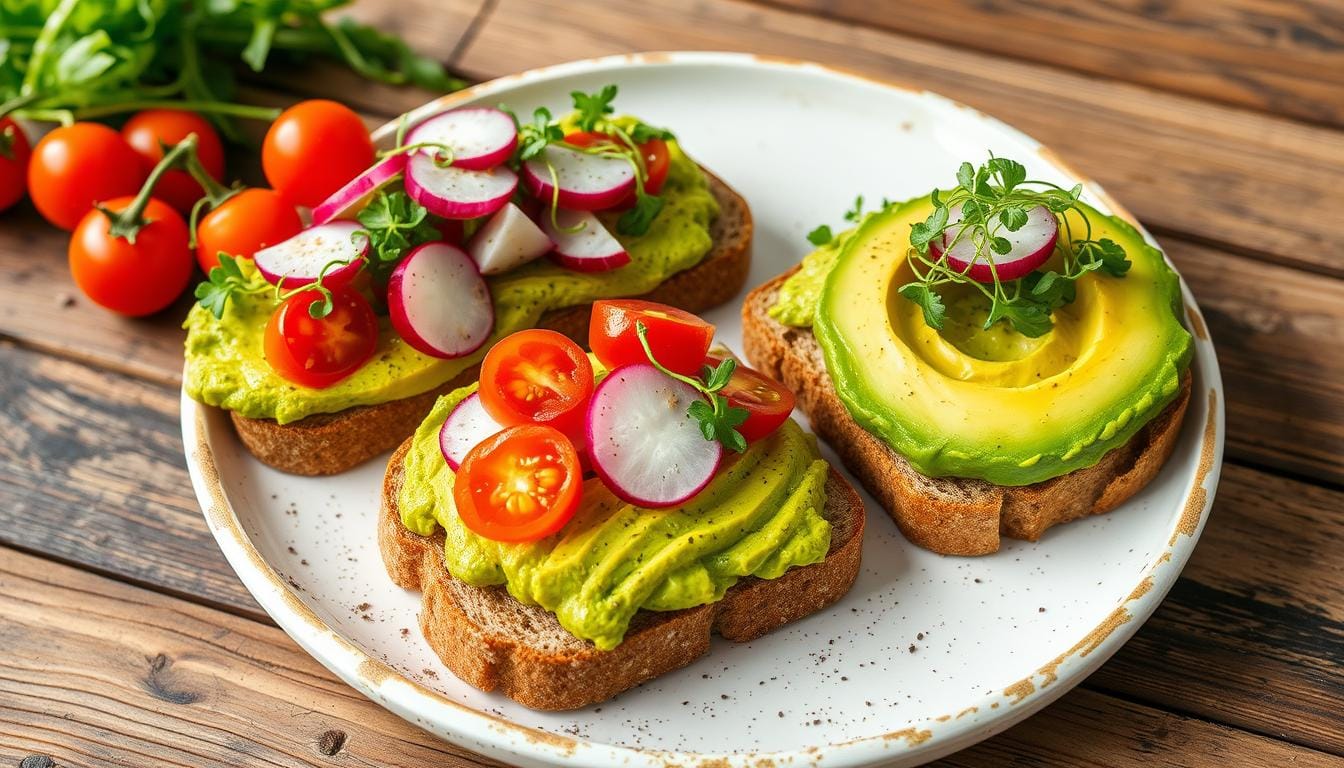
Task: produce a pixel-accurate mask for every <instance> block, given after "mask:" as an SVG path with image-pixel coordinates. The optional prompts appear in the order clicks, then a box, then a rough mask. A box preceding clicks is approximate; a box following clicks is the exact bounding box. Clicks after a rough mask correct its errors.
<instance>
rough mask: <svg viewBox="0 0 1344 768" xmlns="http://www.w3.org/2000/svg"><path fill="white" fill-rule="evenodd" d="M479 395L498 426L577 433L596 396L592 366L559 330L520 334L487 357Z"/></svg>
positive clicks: (512, 336) (504, 339) (510, 337)
mask: <svg viewBox="0 0 1344 768" xmlns="http://www.w3.org/2000/svg"><path fill="white" fill-rule="evenodd" d="M480 391H481V405H483V406H485V410H486V411H487V412H488V413H489V414H490V415H491V416H493V417H494V418H495V420H496V421H498V422H499V423H500V424H505V425H510V426H512V425H514V424H525V423H528V422H534V423H545V424H550V425H552V426H554V427H556V428H558V429H560V430H561V431H563V432H567V433H571V434H577V433H578V431H579V430H580V429H581V427H582V422H583V417H584V415H585V413H586V411H587V407H588V399H589V398H590V397H591V396H592V394H593V365H592V363H591V362H589V360H588V355H586V354H584V351H583V349H581V348H580V347H579V345H578V344H575V343H574V342H572V341H570V340H569V339H568V338H567V337H565V336H563V335H561V334H559V333H556V332H555V331H547V330H542V329H539V328H534V329H532V330H528V331H519V332H518V333H515V334H513V335H511V336H506V337H504V338H503V339H502V340H500V342H499V343H498V344H495V346H494V347H491V349H490V351H489V352H487V353H486V355H485V360H483V361H482V362H481V390H480Z"/></svg>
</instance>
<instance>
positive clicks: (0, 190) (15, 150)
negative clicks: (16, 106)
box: [0, 117, 33, 211]
mask: <svg viewBox="0 0 1344 768" xmlns="http://www.w3.org/2000/svg"><path fill="white" fill-rule="evenodd" d="M32 154H33V149H32V147H30V146H28V137H27V136H25V135H24V133H23V128H21V127H20V126H19V124H18V123H16V122H14V119H13V118H11V117H4V118H0V211H3V210H5V209H7V208H9V207H10V206H11V205H13V204H15V203H17V202H19V201H20V200H22V199H23V193H24V192H25V191H26V190H27V189H28V158H29V157H30V156H32Z"/></svg>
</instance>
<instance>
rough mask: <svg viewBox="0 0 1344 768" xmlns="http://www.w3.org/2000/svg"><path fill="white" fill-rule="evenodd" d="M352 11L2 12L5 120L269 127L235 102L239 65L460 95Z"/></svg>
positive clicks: (41, 3) (230, 0)
mask: <svg viewBox="0 0 1344 768" xmlns="http://www.w3.org/2000/svg"><path fill="white" fill-rule="evenodd" d="M348 2H349V0H199V1H197V2H182V0H0V115H4V114H9V113H15V114H17V115H20V116H22V117H26V118H29V119H32V120H39V121H53V122H61V123H65V124H69V123H71V122H74V121H76V120H84V119H89V118H97V117H104V116H108V115H115V114H120V113H125V112H132V111H136V110H141V109H147V108H151V107H175V108H180V109H190V110H193V111H196V112H200V113H203V114H208V115H210V116H212V117H213V118H214V119H215V120H216V121H217V122H219V124H220V126H221V128H222V129H223V130H224V131H225V133H226V135H229V136H231V137H234V138H236V137H237V135H238V134H237V133H236V131H234V130H233V128H232V126H230V125H229V124H228V122H227V119H226V118H228V117H242V118H254V119H262V120H270V119H273V118H274V117H275V115H276V114H277V112H276V110H273V109H269V108H265V107H258V106H254V105H249V104H240V103H235V102H233V100H232V99H233V96H234V90H235V88H234V82H233V78H234V71H235V69H236V68H237V63H238V62H239V61H241V62H242V63H244V64H246V65H247V66H248V67H249V68H251V69H252V70H253V71H256V72H260V71H262V69H263V68H264V67H265V66H266V64H267V63H268V62H269V61H270V60H272V59H273V58H281V59H285V60H288V61H294V60H298V59H302V58H306V57H310V56H318V57H325V58H332V59H336V60H339V61H342V62H344V63H345V64H346V65H347V66H349V67H350V68H351V69H353V70H355V71H356V72H358V73H359V74H361V75H363V76H365V77H367V78H370V79H373V80H377V81H379V82H385V83H390V84H403V83H414V84H416V85H420V86H422V87H425V88H430V89H434V90H453V89H456V88H460V87H461V86H462V82H461V81H459V80H457V79H455V78H453V77H451V76H449V75H448V74H447V73H446V72H445V71H444V69H443V67H442V66H441V65H440V64H439V63H438V62H436V61H434V60H433V59H429V58H426V57H423V56H419V55H417V54H415V53H414V52H413V51H412V50H411V49H410V48H409V47H408V46H407V45H406V43H404V42H403V41H401V40H399V39H397V38H395V37H392V36H389V35H386V34H383V33H382V32H379V31H378V30H376V29H373V28H372V27H368V26H365V25H362V24H359V23H357V22H355V21H353V20H351V19H348V18H347V19H340V20H338V21H335V22H329V21H327V20H326V19H325V18H324V14H325V13H327V12H328V11H330V10H332V9H334V8H337V7H339V6H342V5H345V4H347V3H348Z"/></svg>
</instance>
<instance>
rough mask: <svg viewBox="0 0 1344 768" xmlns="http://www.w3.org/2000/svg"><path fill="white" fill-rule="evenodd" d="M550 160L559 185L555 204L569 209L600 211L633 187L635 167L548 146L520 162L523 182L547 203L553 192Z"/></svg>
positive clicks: (625, 162)
mask: <svg viewBox="0 0 1344 768" xmlns="http://www.w3.org/2000/svg"><path fill="white" fill-rule="evenodd" d="M548 162H549V163H550V165H551V167H552V168H554V169H555V179H556V181H557V182H558V183H559V185H560V195H559V199H558V200H557V206H558V207H560V208H565V209H568V210H571V211H601V210H605V209H607V208H611V207H613V206H616V205H619V204H620V203H621V202H622V201H624V200H625V199H626V197H627V196H628V195H630V193H631V192H632V191H633V190H634V188H635V169H634V168H632V167H631V166H630V163H629V162H627V161H626V160H625V159H623V158H619V157H604V156H602V155H590V154H587V153H584V152H579V151H578V150H574V149H568V148H565V147H558V146H555V145H551V146H549V147H547V148H546V149H545V150H544V151H543V152H542V154H540V155H538V156H537V157H534V158H532V159H531V160H528V161H527V162H526V163H523V184H524V186H526V187H527V191H529V192H531V193H532V194H533V195H535V196H536V197H537V199H539V200H541V201H542V202H544V203H547V204H548V205H549V204H550V202H551V198H552V195H553V194H554V190H555V186H554V185H553V184H552V183H551V171H550V168H548V167H547V166H546V164H547V163H548Z"/></svg>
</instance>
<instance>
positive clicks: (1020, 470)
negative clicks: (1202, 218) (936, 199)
mask: <svg viewBox="0 0 1344 768" xmlns="http://www.w3.org/2000/svg"><path fill="white" fill-rule="evenodd" d="M1083 210H1084V211H1085V213H1086V216H1087V218H1088V219H1089V220H1090V221H1091V224H1092V232H1093V235H1092V236H1093V237H1094V238H1096V239H1100V238H1104V237H1109V238H1110V239H1112V240H1114V241H1115V242H1117V243H1119V244H1120V245H1121V246H1123V247H1124V249H1125V251H1126V253H1127V254H1128V256H1129V259H1130V261H1131V262H1132V265H1133V266H1132V267H1131V268H1130V270H1129V272H1128V273H1127V274H1126V275H1125V276H1124V277H1112V276H1109V275H1103V274H1101V273H1100V272H1092V273H1089V274H1088V275H1086V276H1084V277H1083V278H1081V279H1080V280H1079V281H1078V283H1077V298H1076V300H1075V301H1074V302H1073V303H1071V304H1068V305H1066V306H1065V307H1063V308H1061V309H1057V310H1056V311H1055V313H1054V321H1055V327H1054V329H1053V330H1051V331H1050V332H1048V333H1047V334H1046V335H1045V336H1042V337H1040V338H1036V339H1029V338H1026V337H1024V336H1022V335H1020V334H1017V333H1016V332H1014V331H1013V330H1011V329H1010V328H1008V327H1007V326H1005V325H1004V324H1002V323H999V324H996V325H995V326H994V327H993V328H991V329H989V330H987V331H986V330H981V328H980V324H981V323H982V322H983V319H984V317H985V314H984V313H986V312H987V311H988V301H987V300H986V299H984V298H983V296H982V295H981V294H979V292H976V291H974V289H973V288H970V290H968V291H965V292H958V291H956V290H955V289H956V286H953V290H951V291H949V292H948V293H947V294H945V295H944V301H945V303H946V304H947V306H948V318H947V322H946V323H945V324H944V328H943V330H942V331H938V330H935V329H933V328H930V327H929V326H927V325H926V324H925V323H924V320H923V316H922V314H921V312H920V309H919V307H918V306H916V305H915V304H914V303H913V302H910V301H908V300H906V299H905V298H904V297H902V296H901V295H900V294H899V293H897V289H898V288H899V287H900V286H901V285H903V284H905V283H907V282H909V281H910V280H912V279H913V273H912V271H911V267H910V265H909V263H908V261H907V254H908V253H909V251H910V248H909V238H910V227H911V225H912V224H914V223H916V222H919V221H923V220H924V219H925V217H927V216H928V214H929V213H930V212H931V211H932V202H931V201H930V199H929V198H927V197H924V198H916V199H914V200H910V201H907V202H905V203H901V204H898V205H893V206H891V207H889V208H887V209H886V210H884V211H882V212H880V213H877V214H875V215H872V216H869V217H868V218H867V219H866V220H865V221H864V222H863V223H862V225H861V226H860V227H859V228H858V229H857V230H856V231H855V232H854V234H853V236H852V237H850V238H849V239H848V241H847V242H845V244H844V246H843V248H842V250H841V252H840V254H839V256H838V257H837V260H836V264H835V266H834V268H833V269H832V270H831V271H830V273H829V274H828V275H827V277H826V282H825V285H824V287H823V288H822V291H821V299H820V302H819V304H818V307H817V312H816V316H815V323H814V326H813V330H814V331H815V333H816V336H817V340H818V342H819V343H820V344H821V347H822V350H823V352H824V353H825V357H826V367H827V370H828V372H829V373H830V375H831V378H832V380H833V381H834V383H835V387H836V390H837V392H838V393H839V395H840V399H841V400H842V401H843V402H844V403H845V405H846V407H847V408H848V410H849V412H850V414H851V415H852V416H853V417H854V419H855V420H856V421H857V422H858V423H859V424H861V425H862V426H863V427H864V428H865V429H866V430H868V431H869V432H871V433H873V434H874V435H876V436H878V437H879V438H881V439H882V440H883V441H884V442H886V443H887V444H888V445H889V446H891V447H892V448H893V449H894V450H895V451H896V452H897V453H900V454H901V455H902V456H904V457H906V459H908V460H909V461H910V463H911V464H912V465H913V466H914V467H915V469H917V470H919V471H920V472H922V473H924V474H926V475H931V476H946V475H950V476H956V477H971V478H979V479H982V480H987V481H989V482H992V483H995V484H997V485H1027V484H1030V483H1035V482H1039V481H1042V480H1047V479H1049V478H1052V477H1057V476H1059V475H1063V474H1065V473H1068V472H1072V471H1073V470H1076V469H1081V468H1083V467H1089V466H1092V465H1093V464H1095V463H1096V462H1097V461H1099V460H1100V459H1101V457H1102V455H1103V454H1104V453H1106V452H1107V451H1109V450H1110V449H1112V448H1115V447H1116V446H1119V445H1122V444H1123V443H1125V442H1126V441H1127V440H1129V439H1130V437H1132V436H1133V435H1134V433H1135V432H1137V431H1138V430H1139V428H1140V427H1142V426H1143V425H1144V424H1145V423H1146V422H1147V421H1148V420H1149V419H1151V418H1152V417H1154V416H1156V415H1157V414H1158V413H1160V412H1161V411H1162V409H1163V408H1164V407H1165V406H1166V405H1167V404H1168V403H1169V402H1170V401H1171V400H1172V399H1174V398H1175V396H1176V394H1177V392H1178V391H1179V389H1180V379H1181V374H1182V372H1183V371H1184V370H1185V369H1186V368H1187V367H1188V366H1189V362H1190V355H1191V346H1192V341H1191V338H1190V334H1189V333H1188V332H1186V330H1185V328H1184V327H1183V326H1182V325H1181V320H1180V315H1181V311H1182V302H1181V293H1180V282H1179V279H1178V278H1177V276H1176V273H1175V272H1173V271H1172V270H1171V268H1170V267H1168V266H1167V264H1166V262H1165V260H1164V259H1163V257H1162V253H1161V252H1160V251H1158V250H1157V249H1156V248H1153V247H1152V246H1150V245H1148V243H1147V242H1145V241H1144V239H1143V237H1142V235H1140V234H1139V232H1138V231H1137V230H1135V229H1134V228H1133V227H1132V226H1130V225H1129V224H1127V223H1126V222H1124V221H1122V220H1120V219H1118V218H1115V217H1112V216H1104V215H1102V214H1101V213H1100V212H1098V211H1096V210H1094V209H1092V208H1088V207H1085V206H1084V207H1083ZM1064 223H1066V224H1068V225H1070V226H1071V227H1072V230H1073V231H1074V232H1081V231H1082V228H1083V219H1082V215H1081V214H1079V213H1078V212H1077V211H1070V212H1069V213H1068V214H1067V219H1066V221H1065V222H1064ZM1064 231H1066V230H1065V229H1064V228H1061V233H1063V232H1064Z"/></svg>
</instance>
